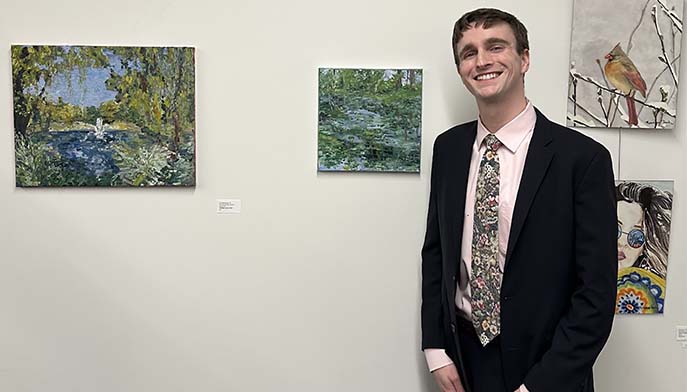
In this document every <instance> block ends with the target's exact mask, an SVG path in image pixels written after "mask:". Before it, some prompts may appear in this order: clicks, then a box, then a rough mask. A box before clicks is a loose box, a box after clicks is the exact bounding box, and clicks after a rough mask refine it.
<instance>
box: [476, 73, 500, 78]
mask: <svg viewBox="0 0 687 392" xmlns="http://www.w3.org/2000/svg"><path fill="white" fill-rule="evenodd" d="M497 76H499V74H498V73H496V72H494V73H489V74H484V75H479V76H477V77H476V78H475V79H477V80H489V79H494V78H495V77H497Z"/></svg>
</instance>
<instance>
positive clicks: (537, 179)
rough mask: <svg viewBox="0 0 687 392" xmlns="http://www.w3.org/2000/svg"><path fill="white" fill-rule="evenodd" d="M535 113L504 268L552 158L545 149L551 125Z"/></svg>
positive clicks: (539, 113) (541, 115)
mask: <svg viewBox="0 0 687 392" xmlns="http://www.w3.org/2000/svg"><path fill="white" fill-rule="evenodd" d="M535 110H536V109H535ZM536 112H537V122H536V124H535V126H534V133H533V134H532V140H531V141H530V147H529V150H528V152H527V158H526V159H525V167H524V168H523V171H522V178H521V180H520V187H519V189H518V196H517V198H516V201H515V208H514V210H513V219H512V220H511V227H510V236H509V237H508V250H507V252H506V267H507V266H508V262H509V261H510V258H511V255H512V253H513V249H514V248H515V244H516V243H517V242H518V237H519V236H520V232H521V231H522V227H523V225H524V224H525V220H526V218H527V214H528V213H529V210H530V207H531V206H532V202H533V201H534V196H535V195H536V194H537V190H538V189H539V186H540V185H541V182H542V180H543V179H544V175H545V174H546V170H547V169H548V168H549V164H550V163H551V159H552V158H553V152H552V151H551V150H550V149H549V148H548V147H547V146H548V144H549V143H550V142H551V141H552V137H551V128H550V127H551V125H550V124H549V120H548V119H547V118H546V117H544V115H543V114H542V113H541V112H539V110H536Z"/></svg>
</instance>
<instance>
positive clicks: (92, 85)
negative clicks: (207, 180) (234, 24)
mask: <svg viewBox="0 0 687 392" xmlns="http://www.w3.org/2000/svg"><path fill="white" fill-rule="evenodd" d="M12 85H13V93H14V137H15V159H16V160H15V162H16V184H17V186H20V187H46V186H89V187H95V186H98V187H101V186H102V187H115V186H122V187H125V186H136V187H140V186H194V185H195V178H196V175H195V60H194V49H193V48H183V47H109V46H43V45H40V46H38V45H31V46H29V45H13V46H12Z"/></svg>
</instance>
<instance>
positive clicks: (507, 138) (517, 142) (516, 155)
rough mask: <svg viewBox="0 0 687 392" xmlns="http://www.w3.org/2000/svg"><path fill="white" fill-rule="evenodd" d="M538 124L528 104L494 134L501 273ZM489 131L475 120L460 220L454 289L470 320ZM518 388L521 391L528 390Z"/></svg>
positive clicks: (440, 360)
mask: <svg viewBox="0 0 687 392" xmlns="http://www.w3.org/2000/svg"><path fill="white" fill-rule="evenodd" d="M536 121H537V114H536V112H535V111H534V107H533V106H532V103H530V102H528V103H527V106H526V107H525V109H524V110H523V111H522V112H520V114H518V115H517V116H516V117H515V118H513V119H512V120H511V121H510V122H509V123H507V124H506V125H504V126H503V127H501V128H500V129H499V130H497V131H496V132H494V134H495V135H496V137H498V139H499V140H500V141H501V143H502V144H503V146H502V147H501V148H499V150H498V152H497V154H498V156H499V163H500V171H499V180H500V183H499V254H498V260H499V266H500V267H501V271H502V272H503V270H504V265H505V262H506V250H507V249H508V236H509V235H510V225H511V219H512V217H513V208H514V207H515V199H516V197H517V195H518V189H519V187H520V178H521V177H522V171H523V168H524V167H525V158H526V157H527V150H528V149H529V146H530V141H531V140H532V132H533V131H534V125H535V123H536ZM488 133H489V131H488V130H487V128H485V127H484V124H482V121H481V119H478V121H477V136H476V137H475V142H474V144H473V145H472V155H471V157H470V172H469V173H468V184H467V190H466V194H465V219H464V221H463V241H462V244H461V249H460V258H461V260H460V279H459V281H458V282H457V287H456V307H457V308H458V317H464V318H466V319H468V320H469V319H470V316H471V307H470V298H471V297H470V285H469V284H468V282H469V277H470V274H471V273H472V230H473V219H474V217H473V212H474V209H475V187H476V186H477V173H478V170H479V163H480V160H481V158H482V155H483V153H484V150H485V149H486V146H484V145H482V141H483V140H484V138H485V137H486V136H487V134H488ZM425 357H426V359H427V365H428V366H429V369H430V371H434V370H436V369H439V368H441V367H444V366H447V365H450V364H452V363H453V362H452V361H451V359H450V358H449V357H448V355H446V352H445V351H444V350H442V349H427V350H425ZM523 388H524V386H522V387H521V390H523V391H527V390H526V389H523Z"/></svg>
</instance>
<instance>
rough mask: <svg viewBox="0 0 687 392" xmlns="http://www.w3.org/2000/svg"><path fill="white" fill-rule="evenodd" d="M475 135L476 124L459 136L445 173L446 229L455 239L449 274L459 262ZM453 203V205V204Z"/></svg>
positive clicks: (454, 271) (449, 258) (453, 273)
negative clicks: (447, 228)
mask: <svg viewBox="0 0 687 392" xmlns="http://www.w3.org/2000/svg"><path fill="white" fill-rule="evenodd" d="M476 135H477V122H476V121H475V122H474V123H473V124H471V126H470V129H469V130H468V131H467V132H462V134H460V139H459V140H458V142H457V143H456V145H455V146H454V148H453V154H452V155H451V160H450V164H449V165H447V167H448V168H449V171H448V173H446V176H447V177H446V179H447V181H446V190H447V192H446V193H447V194H446V201H447V203H450V204H449V205H447V206H446V211H447V212H450V215H449V216H447V218H448V221H447V227H449V228H450V230H449V233H448V238H455V239H456V241H449V242H448V243H449V244H450V245H451V251H450V254H449V257H448V258H447V260H455V262H450V263H449V265H448V267H449V268H450V273H451V274H452V275H456V274H457V272H458V265H459V263H458V262H459V261H460V249H461V243H462V240H463V222H464V220H465V193H466V191H467V184H468V174H469V172H470V157H471V156H472V145H473V144H474V142H475V137H476ZM454 203H455V204H454Z"/></svg>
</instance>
